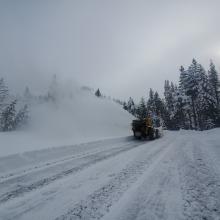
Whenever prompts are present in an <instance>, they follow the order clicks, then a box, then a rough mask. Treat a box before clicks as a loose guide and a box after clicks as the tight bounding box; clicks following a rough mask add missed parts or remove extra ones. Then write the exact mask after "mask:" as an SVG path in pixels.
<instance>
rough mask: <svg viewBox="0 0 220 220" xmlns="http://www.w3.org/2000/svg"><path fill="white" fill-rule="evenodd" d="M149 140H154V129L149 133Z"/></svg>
mask: <svg viewBox="0 0 220 220" xmlns="http://www.w3.org/2000/svg"><path fill="white" fill-rule="evenodd" d="M149 138H150V140H154V138H155V137H154V130H153V129H150V131H149Z"/></svg>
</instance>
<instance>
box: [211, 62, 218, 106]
mask: <svg viewBox="0 0 220 220" xmlns="http://www.w3.org/2000/svg"><path fill="white" fill-rule="evenodd" d="M208 78H209V83H210V85H211V87H212V88H213V92H214V97H215V99H216V101H217V105H218V107H219V89H220V82H219V79H218V72H217V71H216V69H215V65H214V64H213V62H212V61H211V62H210V68H209V71H208Z"/></svg>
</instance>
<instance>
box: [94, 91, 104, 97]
mask: <svg viewBox="0 0 220 220" xmlns="http://www.w3.org/2000/svg"><path fill="white" fill-rule="evenodd" d="M95 95H96V96H97V97H101V96H102V94H101V92H100V90H99V89H97V90H96V92H95Z"/></svg>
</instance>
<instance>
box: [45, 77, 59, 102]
mask: <svg viewBox="0 0 220 220" xmlns="http://www.w3.org/2000/svg"><path fill="white" fill-rule="evenodd" d="M60 95H61V94H60V91H59V85H58V82H57V77H56V75H53V77H52V82H51V84H50V87H49V91H48V98H47V99H48V100H49V101H50V100H51V101H52V102H57V100H58V99H59V97H60Z"/></svg>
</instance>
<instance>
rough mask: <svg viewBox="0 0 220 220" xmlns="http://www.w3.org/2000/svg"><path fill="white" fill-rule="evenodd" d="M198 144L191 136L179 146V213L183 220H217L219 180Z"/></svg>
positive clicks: (219, 201) (200, 144)
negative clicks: (181, 209) (184, 143)
mask: <svg viewBox="0 0 220 220" xmlns="http://www.w3.org/2000/svg"><path fill="white" fill-rule="evenodd" d="M201 146H202V143H201V141H199V140H198V139H194V140H193V141H192V142H188V143H187V144H186V145H185V146H183V148H179V150H180V151H179V155H181V156H179V157H178V158H180V159H181V160H180V161H179V162H180V163H179V173H180V178H181V183H182V184H181V185H182V194H183V199H184V201H185V204H184V209H183V214H184V216H185V218H186V219H187V220H219V219H220V182H219V180H218V179H217V178H216V175H215V171H214V170H213V168H212V166H211V165H210V164H209V163H210V159H209V160H206V155H204V154H203V152H202V150H201ZM208 161H209V162H208Z"/></svg>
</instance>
